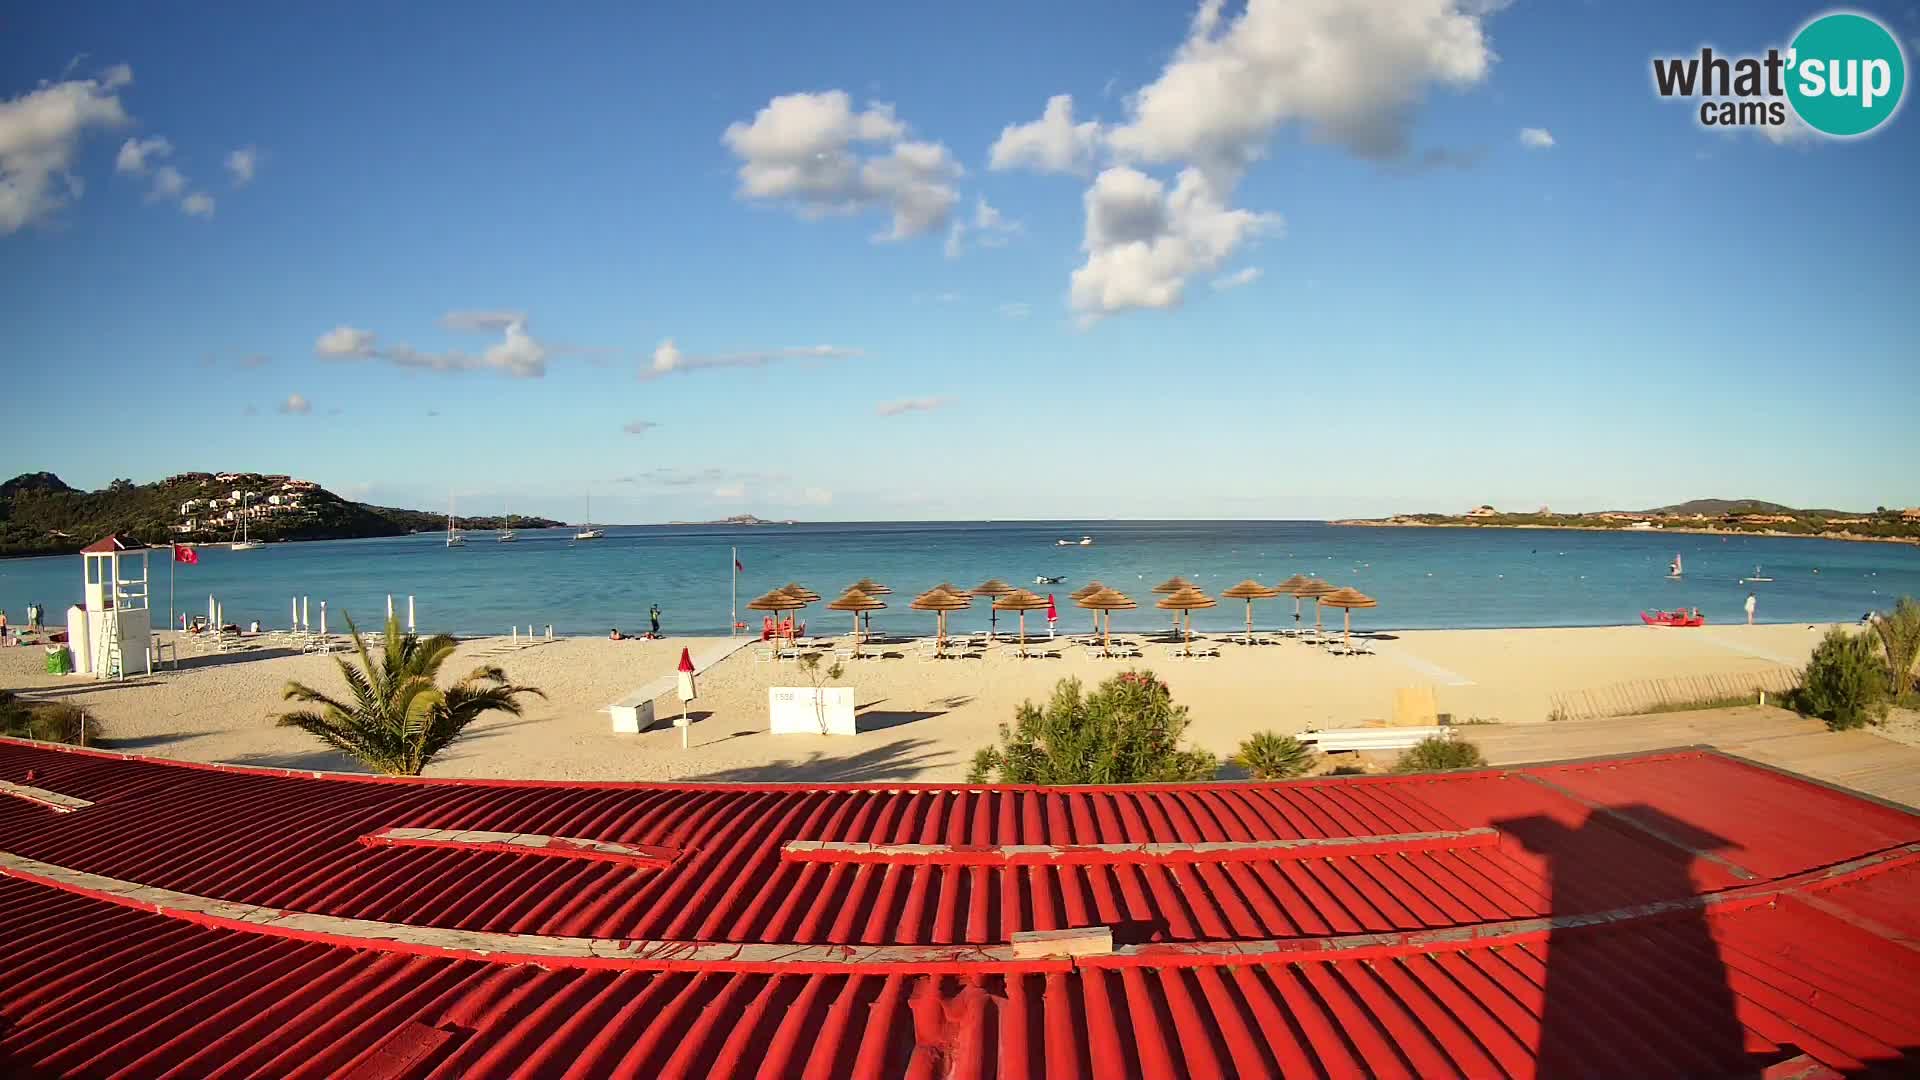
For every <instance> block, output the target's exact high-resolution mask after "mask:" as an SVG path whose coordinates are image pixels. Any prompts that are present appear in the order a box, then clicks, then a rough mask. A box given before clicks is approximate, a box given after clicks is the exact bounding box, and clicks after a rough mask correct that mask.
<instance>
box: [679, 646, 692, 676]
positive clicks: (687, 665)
mask: <svg viewBox="0 0 1920 1080" xmlns="http://www.w3.org/2000/svg"><path fill="white" fill-rule="evenodd" d="M680 670H681V671H684V672H686V673H687V674H689V675H691V674H693V654H692V653H690V652H688V651H687V650H685V649H681V650H680Z"/></svg>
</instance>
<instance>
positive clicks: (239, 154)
mask: <svg viewBox="0 0 1920 1080" xmlns="http://www.w3.org/2000/svg"><path fill="white" fill-rule="evenodd" d="M226 165H227V172H228V174H229V175H231V176H232V177H233V186H234V187H246V186H247V185H248V184H251V183H253V174H254V172H255V171H256V170H258V169H259V168H260V151H259V149H258V148H257V147H253V146H243V147H241V148H240V149H238V150H235V151H233V152H232V153H230V154H228V155H227V161H226Z"/></svg>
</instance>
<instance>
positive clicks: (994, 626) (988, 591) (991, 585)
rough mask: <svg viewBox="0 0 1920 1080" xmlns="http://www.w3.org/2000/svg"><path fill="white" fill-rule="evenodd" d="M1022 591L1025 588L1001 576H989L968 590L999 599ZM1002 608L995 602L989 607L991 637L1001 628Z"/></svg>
mask: <svg viewBox="0 0 1920 1080" xmlns="http://www.w3.org/2000/svg"><path fill="white" fill-rule="evenodd" d="M1022 591H1024V590H1021V589H1016V588H1014V587H1013V586H1012V585H1009V584H1007V583H1006V582H1004V581H1001V580H1000V579H999V578H988V579H987V580H985V581H983V582H981V583H980V584H978V585H975V586H974V587H973V588H971V589H968V590H967V592H968V593H969V594H971V595H973V596H985V597H987V598H989V599H992V600H998V599H1000V598H1001V597H1003V596H1012V595H1013V594H1014V593H1017V592H1022ZM1002 610H1003V609H1002V608H1001V607H1000V605H999V604H994V605H993V606H992V607H991V608H989V609H988V611H987V637H989V638H991V637H993V635H994V634H995V633H996V632H997V631H998V630H999V629H1000V612H1001V611H1002ZM1004 610H1007V611H1012V610H1013V609H1012V608H1006V609H1004Z"/></svg>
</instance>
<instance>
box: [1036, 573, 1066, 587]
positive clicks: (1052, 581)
mask: <svg viewBox="0 0 1920 1080" xmlns="http://www.w3.org/2000/svg"><path fill="white" fill-rule="evenodd" d="M1065 580H1067V579H1066V577H1065V576H1064V575H1062V576H1060V577H1047V576H1046V575H1044V574H1042V575H1039V576H1037V577H1035V578H1034V579H1033V583H1034V584H1035V585H1058V584H1060V583H1061V582H1063V581H1065Z"/></svg>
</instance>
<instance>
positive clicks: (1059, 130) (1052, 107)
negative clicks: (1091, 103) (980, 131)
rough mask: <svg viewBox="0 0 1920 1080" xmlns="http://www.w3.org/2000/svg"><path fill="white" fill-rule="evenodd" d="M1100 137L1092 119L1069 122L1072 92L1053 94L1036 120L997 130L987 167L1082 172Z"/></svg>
mask: <svg viewBox="0 0 1920 1080" xmlns="http://www.w3.org/2000/svg"><path fill="white" fill-rule="evenodd" d="M1100 138H1101V133H1100V125H1099V123H1097V122H1096V121H1093V120H1088V121H1085V122H1083V123H1079V124H1076V123H1074V122H1073V95H1072V94H1055V95H1054V96H1053V97H1050V98H1048V99H1047V107H1046V109H1045V110H1044V111H1043V112H1041V114H1040V119H1038V120H1035V121H1033V122H1031V123H1026V124H1009V125H1007V126H1006V127H1005V128H1003V129H1001V131H1000V137H999V138H998V139H995V140H994V142H993V149H992V150H990V151H988V160H987V167H988V168H991V169H1032V170H1034V171H1035V172H1043V173H1081V174H1084V173H1086V172H1088V171H1090V170H1091V169H1092V168H1093V161H1094V157H1095V156H1096V155H1097V154H1098V153H1099V149H1100Z"/></svg>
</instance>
